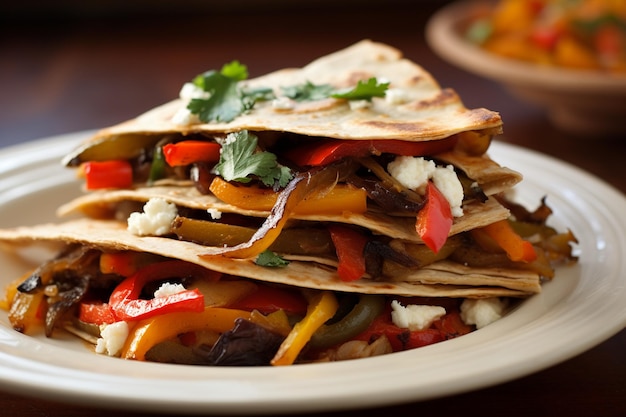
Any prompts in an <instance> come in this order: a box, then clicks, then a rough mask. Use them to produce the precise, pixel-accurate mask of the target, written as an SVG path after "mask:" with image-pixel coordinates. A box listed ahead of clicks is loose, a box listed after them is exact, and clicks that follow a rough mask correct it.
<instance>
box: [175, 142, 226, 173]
mask: <svg viewBox="0 0 626 417" xmlns="http://www.w3.org/2000/svg"><path fill="white" fill-rule="evenodd" d="M220 149H221V146H220V145H219V144H218V143H216V142H205V141H201V140H184V141H181V142H177V143H168V144H167V145H165V146H163V155H164V156H165V161H166V162H167V164H168V165H169V166H171V167H177V166H185V165H190V164H193V163H195V162H217V161H219V160H220Z"/></svg>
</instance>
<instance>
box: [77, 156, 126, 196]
mask: <svg viewBox="0 0 626 417" xmlns="http://www.w3.org/2000/svg"><path fill="white" fill-rule="evenodd" d="M78 175H79V176H82V177H84V178H85V186H86V187H87V189H88V190H99V189H105V188H130V187H131V186H132V185H133V167H132V165H131V164H130V162H129V161H126V160H121V159H114V160H110V161H90V162H85V163H83V164H82V165H81V166H80V170H79V173H78Z"/></svg>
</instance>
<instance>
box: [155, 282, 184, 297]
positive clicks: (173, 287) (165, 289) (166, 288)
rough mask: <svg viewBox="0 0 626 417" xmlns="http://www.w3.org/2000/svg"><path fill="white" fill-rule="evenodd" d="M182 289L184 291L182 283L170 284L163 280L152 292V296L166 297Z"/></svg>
mask: <svg viewBox="0 0 626 417" xmlns="http://www.w3.org/2000/svg"><path fill="white" fill-rule="evenodd" d="M183 291H185V287H184V286H183V284H170V283H169V282H164V283H163V284H161V286H160V287H159V288H158V289H157V290H156V291H155V292H154V298H161V297H167V296H168V295H173V294H178V293H179V292H183Z"/></svg>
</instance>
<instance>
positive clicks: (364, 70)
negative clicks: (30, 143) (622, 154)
mask: <svg viewBox="0 0 626 417" xmlns="http://www.w3.org/2000/svg"><path fill="white" fill-rule="evenodd" d="M371 77H376V78H377V79H380V80H387V81H389V82H390V84H389V88H393V89H400V90H402V91H403V94H404V95H406V97H407V100H406V101H405V102H402V103H391V102H390V101H388V100H385V99H384V98H377V97H374V98H373V99H372V102H371V106H370V107H368V108H361V109H358V110H353V109H351V107H350V104H349V103H348V102H347V101H346V100H340V99H334V98H328V99H324V100H317V101H312V102H302V103H295V106H294V107H293V108H291V109H276V108H274V107H273V106H272V103H271V101H265V102H257V103H256V104H255V106H254V108H253V109H252V110H250V111H249V112H247V113H245V114H242V115H240V116H239V117H237V118H235V119H234V120H232V121H230V122H228V123H219V122H215V123H199V124H191V125H178V124H176V123H174V122H173V121H172V117H173V116H174V114H175V113H176V112H177V111H178V110H179V109H180V108H184V107H185V106H186V103H185V102H184V101H182V100H181V99H176V100H173V101H170V102H168V103H166V104H163V105H161V106H159V107H157V108H155V109H152V110H150V111H148V112H146V113H144V114H142V115H140V116H138V117H136V118H134V119H132V120H128V121H126V122H123V123H120V124H118V125H115V126H111V127H108V128H105V129H102V130H100V131H99V132H97V133H96V134H95V135H94V136H93V137H91V138H90V139H89V140H88V141H86V142H85V143H84V144H82V145H81V146H80V147H78V148H77V149H76V150H75V151H74V152H72V153H71V154H69V155H67V157H66V158H65V160H64V163H66V164H67V163H69V161H72V160H75V159H76V158H78V159H79V160H86V159H89V158H94V157H97V155H98V152H99V151H98V148H99V147H101V146H107V145H106V142H109V141H117V140H119V141H140V142H150V141H151V140H153V141H154V142H156V140H158V138H159V137H161V136H163V135H167V134H170V133H178V134H182V135H184V136H187V135H190V134H194V133H203V134H223V133H229V132H235V131H240V130H244V129H245V130H250V131H256V132H263V131H274V132H291V133H296V134H300V135H304V136H309V137H327V138H337V139H344V140H366V139H374V140H377V139H397V140H405V141H432V140H438V139H443V138H446V137H449V136H451V135H454V134H457V133H460V132H466V131H480V132H485V133H489V134H498V133H500V132H501V130H502V120H501V118H500V115H499V114H498V113H497V112H494V111H490V110H487V109H484V108H477V109H468V108H466V107H465V106H464V104H463V102H462V101H461V99H460V97H459V96H458V95H457V94H456V92H454V91H453V90H451V89H443V88H441V87H440V86H439V84H438V83H437V82H436V81H435V79H434V78H433V77H432V75H431V74H429V73H428V72H427V71H426V70H425V69H424V68H422V67H421V66H419V65H418V64H416V63H414V62H412V61H410V60H408V59H406V58H404V57H403V56H402V53H401V52H400V51H399V50H397V49H395V48H393V47H391V46H388V45H385V44H382V43H376V42H372V41H370V40H363V41H361V42H358V43H356V44H354V45H352V46H349V47H347V48H345V49H343V50H340V51H337V52H334V53H331V54H329V55H326V56H323V57H321V58H319V59H317V60H315V61H313V62H311V63H310V64H308V65H306V66H304V67H302V68H288V69H281V70H278V71H275V72H272V73H270V74H267V75H264V76H261V77H258V78H254V79H250V80H247V81H243V82H242V84H243V86H247V87H252V88H255V87H264V88H271V89H273V90H274V92H275V94H277V95H281V94H282V92H281V87H287V86H293V85H299V84H303V83H306V82H309V81H310V82H314V83H315V84H331V85H332V86H334V87H336V88H346V87H353V86H354V85H356V84H357V82H358V81H363V80H367V79H369V78H371ZM154 142H152V143H154Z"/></svg>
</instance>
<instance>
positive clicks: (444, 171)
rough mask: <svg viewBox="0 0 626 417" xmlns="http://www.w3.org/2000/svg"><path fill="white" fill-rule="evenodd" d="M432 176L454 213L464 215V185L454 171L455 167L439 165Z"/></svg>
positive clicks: (456, 215)
mask: <svg viewBox="0 0 626 417" xmlns="http://www.w3.org/2000/svg"><path fill="white" fill-rule="evenodd" d="M432 178H433V182H434V183H435V186H436V187H437V189H438V190H439V191H441V194H443V195H444V196H445V197H446V200H448V203H450V210H452V215H453V216H454V217H461V216H462V215H463V208H462V207H461V206H462V205H463V185H461V181H459V177H458V176H457V175H456V172H454V167H453V166H452V165H448V166H446V167H437V169H436V170H435V172H434V173H433V177H432Z"/></svg>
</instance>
